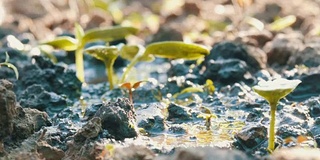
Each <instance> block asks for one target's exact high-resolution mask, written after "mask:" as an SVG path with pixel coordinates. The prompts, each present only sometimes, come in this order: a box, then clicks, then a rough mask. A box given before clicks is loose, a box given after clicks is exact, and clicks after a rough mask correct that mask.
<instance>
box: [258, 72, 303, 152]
mask: <svg viewBox="0 0 320 160" xmlns="http://www.w3.org/2000/svg"><path fill="white" fill-rule="evenodd" d="M300 83H301V81H300V80H287V79H282V78H281V79H276V80H273V81H261V82H259V83H258V85H256V86H254V87H253V90H254V91H255V92H257V93H258V94H259V95H260V96H262V97H263V98H264V99H266V100H267V101H268V102H269V104H270V109H271V110H270V128H269V141H268V151H269V152H270V153H271V152H273V151H274V149H275V145H274V141H275V118H276V110H277V105H278V102H279V100H280V99H282V98H284V97H285V96H287V95H288V94H289V93H290V92H292V91H293V90H294V89H295V88H296V87H297V86H298V85H299V84H300Z"/></svg>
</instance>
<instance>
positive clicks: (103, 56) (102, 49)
mask: <svg viewBox="0 0 320 160" xmlns="http://www.w3.org/2000/svg"><path fill="white" fill-rule="evenodd" d="M85 51H86V52H87V53H88V54H90V55H92V56H93V57H95V58H96V59H99V60H101V61H106V60H108V59H114V58H115V57H117V56H118V49H117V47H115V46H92V47H89V48H87V49H85Z"/></svg>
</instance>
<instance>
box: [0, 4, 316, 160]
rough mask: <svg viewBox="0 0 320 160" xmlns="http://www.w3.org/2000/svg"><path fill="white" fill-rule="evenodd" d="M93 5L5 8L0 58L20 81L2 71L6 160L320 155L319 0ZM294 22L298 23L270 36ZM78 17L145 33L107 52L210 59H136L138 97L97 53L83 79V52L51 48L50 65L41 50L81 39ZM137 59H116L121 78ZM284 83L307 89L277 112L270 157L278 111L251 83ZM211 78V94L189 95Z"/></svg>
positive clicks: (1, 149)
mask: <svg viewBox="0 0 320 160" xmlns="http://www.w3.org/2000/svg"><path fill="white" fill-rule="evenodd" d="M86 2H88V3H84V2H83V1H71V0H70V1H68V3H67V1H57V2H56V1H53V0H48V1H27V2H25V1H23V2H22V0H4V1H1V2H0V24H1V25H0V39H1V40H0V63H1V62H4V61H5V59H6V54H5V53H8V54H9V56H10V60H9V62H10V63H12V64H13V65H15V66H16V67H17V69H18V71H19V78H18V79H16V78H15V74H14V72H13V71H12V70H11V69H10V68H7V67H5V66H1V68H0V159H4V160H7V159H9V160H11V159H27V160H28V159H30V160H31V159H47V160H60V159H61V160H71V159H81V160H91V159H114V160H151V159H155V160H165V159H173V160H208V159H221V160H224V159H225V160H227V159H228V160H241V159H243V160H245V159H271V160H276V159H288V160H289V159H305V160H307V159H310V160H311V159H320V158H319V156H318V155H320V150H319V146H320V83H319V79H320V37H319V36H320V23H319V20H320V1H319V0H296V1H289V0H284V1H275V0H259V1H250V0H242V1H240V0H239V1H230V0H214V1H195V0H179V1H178V0H177V1H169V0H168V1H167V0H163V1H162V0H156V1H146V0H139V1H130V0H122V1H121V0H119V1H112V2H111V1H110V2H109V1H108V3H110V5H111V6H113V7H110V9H109V10H103V9H101V8H99V7H97V6H92V4H91V2H93V0H90V1H86ZM105 2H107V1H105ZM251 2H252V3H251ZM242 4H243V5H242ZM26 6H28V7H26ZM117 8H118V9H120V10H116V9H117ZM116 11H118V12H119V11H120V12H121V13H122V15H123V18H122V19H121V18H120V20H119V19H117V17H116V16H114V15H115V13H116ZM2 15H3V16H2ZM289 15H292V16H294V17H295V21H294V23H292V24H291V25H289V26H287V27H283V28H282V29H279V30H275V29H273V27H272V22H273V21H274V20H275V19H277V18H279V17H285V16H289ZM118 18H119V17H118ZM250 18H251V20H252V18H255V20H256V21H249V20H248V19H250ZM257 21H258V22H257ZM75 22H78V23H79V24H80V25H82V26H83V27H84V28H85V30H87V29H90V28H95V27H101V26H111V25H118V24H122V25H125V24H131V25H135V26H136V27H137V28H139V29H140V33H138V35H135V36H129V37H127V38H126V39H123V40H120V41H115V42H111V43H110V45H117V44H119V43H127V44H142V45H144V46H145V45H147V44H150V43H153V42H159V41H166V40H176V41H185V42H193V43H198V44H202V45H204V46H206V47H209V48H210V54H209V55H208V56H206V57H205V58H204V59H203V61H200V60H198V61H184V60H181V59H178V60H168V59H162V58H156V60H155V61H153V62H141V63H140V64H137V65H136V68H135V69H134V70H133V71H132V72H131V73H130V75H129V78H128V79H131V80H133V81H139V80H146V81H145V82H144V83H143V85H142V86H140V87H139V88H137V89H135V90H134V91H133V102H131V101H130V100H129V98H128V97H129V95H128V93H127V92H126V90H124V89H121V88H119V87H116V88H115V89H113V90H110V89H109V83H108V82H107V78H106V74H105V69H104V64H103V63H101V62H100V61H98V60H96V59H94V58H93V57H91V56H89V55H87V54H85V55H84V60H85V77H86V83H81V82H80V81H79V80H78V79H77V77H76V71H75V64H74V52H65V51H62V50H53V51H52V53H49V55H54V57H55V59H52V56H48V54H45V53H44V52H41V51H40V50H39V48H38V46H39V45H40V43H41V41H43V40H46V39H50V38H54V37H56V36H61V35H69V36H74V35H73V34H72V33H73V27H74V23H75ZM261 24H263V28H261ZM259 25H260V27H259ZM99 43H101V42H97V43H92V44H90V45H91V46H92V45H96V44H99ZM50 57H51V59H50ZM128 63H129V62H128V61H126V60H124V59H121V58H119V59H117V61H116V63H115V72H116V75H121V73H122V72H123V68H124V67H125V66H126V65H127V64H128ZM278 77H283V78H286V79H299V80H301V84H299V85H298V87H297V88H296V89H295V90H294V91H293V92H292V93H290V94H289V95H288V96H287V97H286V98H284V99H282V100H281V101H280V102H279V105H278V106H277V112H276V113H277V115H276V128H277V132H276V150H275V152H273V153H268V151H267V146H268V128H269V120H270V115H269V111H270V107H269V104H268V102H267V101H266V100H264V99H263V98H262V97H260V96H259V95H258V94H256V93H255V92H254V91H253V90H252V87H253V86H254V85H256V84H257V83H258V82H259V81H260V80H272V79H274V78H278ZM208 79H210V80H212V81H213V82H214V86H215V91H214V93H210V92H206V91H204V92H181V91H183V90H184V89H186V88H188V87H199V86H202V85H204V84H205V83H206V81H207V80H208ZM208 113H211V114H212V115H214V116H212V117H211V118H204V115H207V114H208Z"/></svg>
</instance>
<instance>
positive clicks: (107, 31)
mask: <svg viewBox="0 0 320 160" xmlns="http://www.w3.org/2000/svg"><path fill="white" fill-rule="evenodd" d="M137 32H138V29H136V28H134V27H121V26H116V27H111V28H95V29H91V30H88V31H87V32H85V34H84V36H83V38H82V43H83V44H85V43H87V42H91V41H96V40H104V41H106V42H110V41H114V40H119V39H122V38H124V37H126V36H127V35H130V34H136V33H137Z"/></svg>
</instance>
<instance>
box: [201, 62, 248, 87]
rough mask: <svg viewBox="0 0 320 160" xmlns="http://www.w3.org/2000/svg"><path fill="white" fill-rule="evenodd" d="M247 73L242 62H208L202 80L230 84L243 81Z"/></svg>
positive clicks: (245, 66)
mask: <svg viewBox="0 0 320 160" xmlns="http://www.w3.org/2000/svg"><path fill="white" fill-rule="evenodd" d="M247 71H248V66H247V64H246V62H244V61H242V60H238V59H227V60H217V61H210V62H208V67H207V69H206V70H205V72H204V73H203V77H204V79H211V80H213V81H220V82H222V83H224V84H230V83H235V82H238V81H241V80H243V79H244V75H245V73H246V72H247Z"/></svg>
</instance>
